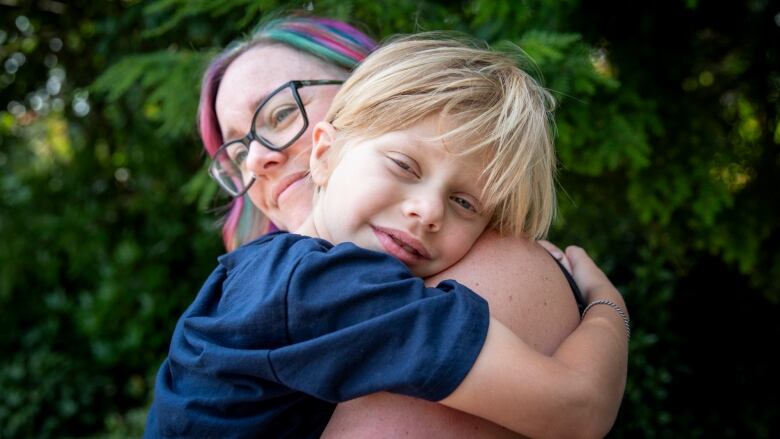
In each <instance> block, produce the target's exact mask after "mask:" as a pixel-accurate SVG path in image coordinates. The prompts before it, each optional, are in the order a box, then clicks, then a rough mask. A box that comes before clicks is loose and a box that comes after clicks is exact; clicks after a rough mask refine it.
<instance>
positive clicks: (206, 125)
mask: <svg viewBox="0 0 780 439" xmlns="http://www.w3.org/2000/svg"><path fill="white" fill-rule="evenodd" d="M269 43H276V44H284V45H286V46H289V47H291V48H293V49H296V50H298V51H301V52H303V53H305V54H308V55H312V56H315V57H317V58H320V59H322V60H325V61H326V62H328V63H330V64H332V65H334V66H337V67H341V68H343V69H345V70H347V71H351V70H352V69H354V68H355V67H356V66H357V65H358V64H359V63H360V62H361V61H363V59H364V58H365V57H366V56H368V54H369V53H371V52H372V51H373V50H374V49H375V48H376V46H377V44H376V42H375V41H374V40H372V39H371V38H369V37H368V36H366V35H365V34H364V33H363V32H361V31H359V30H357V29H356V28H354V27H352V26H351V25H349V24H347V23H344V22H341V21H338V20H333V19H328V18H320V17H301V16H293V17H285V18H280V19H276V20H273V21H270V22H268V23H266V24H264V25H261V26H260V27H258V28H257V29H256V30H255V31H254V32H253V33H252V34H251V35H250V36H249V37H248V38H246V39H243V40H239V41H236V42H234V43H232V44H230V45H229V46H228V47H227V48H226V49H225V50H223V51H222V52H221V53H220V54H219V55H217V56H216V57H215V58H214V59H213V60H212V61H211V64H209V66H208V68H207V69H206V72H205V73H204V74H203V82H202V85H201V93H200V103H199V105H198V131H199V132H200V137H201V140H202V141H203V147H204V149H205V150H206V152H208V154H209V156H210V157H213V156H214V154H215V153H216V152H217V149H219V147H220V145H222V143H223V142H224V139H223V138H222V130H221V128H220V126H219V120H218V119H217V113H216V108H215V102H216V98H217V91H218V90H219V86H220V82H221V81H222V76H223V75H224V74H225V71H226V70H227V68H228V66H230V64H231V63H232V62H233V60H235V59H236V58H238V57H239V56H240V55H241V54H242V53H244V52H246V51H247V50H249V49H251V48H253V47H255V46H258V45H262V44H269ZM290 79H310V78H290ZM229 209H230V210H229V212H228V214H227V216H226V217H225V221H224V223H223V225H222V240H223V241H224V242H225V248H226V249H227V250H228V251H231V250H233V249H235V248H237V247H239V246H240V245H242V244H244V243H246V242H249V241H250V240H252V239H255V238H257V237H258V236H260V235H261V234H263V233H266V232H268V231H270V230H273V229H274V225H273V224H270V222H269V221H268V220H267V219H266V218H265V217H264V216H263V214H262V213H261V212H260V211H259V210H258V209H257V208H256V207H255V206H254V205H253V204H252V202H251V201H250V199H249V197H248V196H247V195H246V194H245V195H244V196H242V197H239V198H236V199H235V200H233V202H232V203H231V205H230V208H229Z"/></svg>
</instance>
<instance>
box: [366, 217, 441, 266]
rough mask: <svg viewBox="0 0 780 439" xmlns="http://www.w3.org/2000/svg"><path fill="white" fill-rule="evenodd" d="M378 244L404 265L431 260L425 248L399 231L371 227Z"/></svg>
mask: <svg viewBox="0 0 780 439" xmlns="http://www.w3.org/2000/svg"><path fill="white" fill-rule="evenodd" d="M371 228H372V229H373V231H374V235H375V236H376V237H377V240H379V244H380V245H381V246H382V248H383V249H384V250H385V251H386V252H387V253H389V254H391V255H393V256H395V257H396V258H398V259H400V260H401V262H403V263H405V264H415V263H418V262H420V261H422V260H425V259H431V255H430V253H428V251H427V250H426V249H425V246H424V245H423V244H422V243H421V242H420V241H418V240H417V239H415V238H414V237H412V236H411V235H409V234H408V233H405V232H402V231H400V230H394V229H388V228H384V227H377V226H371Z"/></svg>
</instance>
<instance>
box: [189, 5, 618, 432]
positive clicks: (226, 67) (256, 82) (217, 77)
mask: <svg viewBox="0 0 780 439" xmlns="http://www.w3.org/2000/svg"><path fill="white" fill-rule="evenodd" d="M374 47H375V43H374V42H373V41H372V40H371V39H370V38H368V37H366V36H365V35H364V34H362V33H360V32H359V31H357V30H356V29H354V28H352V27H351V26H348V25H346V24H344V23H341V22H338V21H333V20H326V19H319V18H306V17H293V18H286V19H281V20H277V21H274V22H271V23H268V24H267V25H265V26H264V27H262V28H260V29H259V30H258V31H256V32H255V33H254V34H253V35H252V37H251V38H250V39H249V40H247V41H244V42H242V43H240V44H238V45H235V46H232V47H231V48H229V49H227V50H226V51H224V52H223V53H222V54H221V55H219V56H218V57H217V58H215V60H214V61H213V62H212V63H211V65H210V66H209V68H208V70H207V72H206V74H205V75H204V80H203V88H202V93H201V100H200V109H199V128H200V133H201V137H202V139H203V143H204V145H205V148H206V150H207V151H208V152H209V154H210V155H211V156H212V157H214V162H213V165H212V168H211V172H212V175H213V176H214V177H215V178H216V179H217V180H218V181H219V182H220V184H221V185H222V186H223V187H224V188H225V189H226V190H228V191H229V192H231V194H232V195H234V196H236V199H235V201H234V203H233V205H232V208H231V210H230V212H229V214H228V216H227V218H226V221H225V223H224V226H223V238H224V240H225V244H226V247H227V249H228V250H232V249H234V248H236V247H237V246H239V245H241V244H243V243H245V242H248V241H250V240H252V239H254V238H256V237H258V236H259V235H261V234H263V233H265V232H267V231H268V230H270V229H272V228H274V227H276V228H279V229H282V230H294V229H296V228H297V227H298V226H299V225H300V223H301V222H302V221H303V220H304V219H305V218H306V216H307V215H308V213H309V210H310V209H311V199H312V185H311V183H310V182H309V181H308V179H307V176H308V163H309V152H310V150H311V139H310V134H311V133H310V127H311V126H312V125H313V124H315V123H316V122H318V121H320V120H322V119H323V117H324V115H325V113H326V112H327V109H328V107H329V105H330V102H331V100H332V99H333V96H334V95H335V94H336V92H337V91H338V82H339V81H341V80H344V79H345V78H346V77H347V76H348V75H349V72H350V70H351V69H352V68H353V67H354V66H355V65H356V64H357V63H359V62H360V61H361V60H362V59H363V58H364V57H365V56H366V55H367V54H368V53H370V52H371V50H373V48H374ZM290 111H301V112H302V114H304V115H305V116H306V117H304V118H303V120H305V121H307V122H308V123H304V124H302V125H301V126H299V127H296V129H295V130H294V133H292V135H290V136H288V137H286V138H284V139H275V138H268V136H264V133H263V129H262V127H263V126H264V125H265V124H270V123H273V120H274V118H280V117H284V116H286V115H287V114H288V112H290ZM239 155H246V156H245V159H246V160H245V163H246V166H247V168H248V169H249V170H250V171H251V172H252V173H253V174H254V178H252V179H251V180H249V181H242V180H241V179H236V178H235V176H236V175H240V173H236V172H235V169H233V168H231V166H233V165H232V163H233V159H235V158H236V157H238V156H239ZM446 278H455V279H458V280H459V281H460V282H462V283H464V284H466V285H468V286H471V287H473V288H474V289H476V290H477V291H479V292H480V294H482V295H483V296H484V297H485V298H486V299H487V300H488V302H489V303H490V308H491V313H492V314H493V315H494V316H495V317H496V318H498V319H499V320H501V321H502V322H503V323H504V324H506V325H507V326H509V327H510V328H511V329H512V330H513V331H515V332H516V333H517V334H519V335H520V336H522V337H523V338H524V339H525V340H526V341H528V342H529V343H530V344H531V345H532V346H534V347H536V348H537V349H538V350H539V351H541V352H544V353H548V354H549V353H550V352H552V351H553V350H554V349H555V348H556V347H557V346H558V344H560V343H561V341H562V340H563V339H564V338H565V337H566V336H567V335H568V334H569V333H570V332H571V331H572V330H573V328H574V327H576V325H577V323H578V322H579V313H578V310H577V303H576V302H575V297H574V295H573V294H572V290H571V288H570V287H569V284H568V283H567V280H566V278H565V277H564V275H563V272H562V271H561V269H560V268H559V267H558V266H556V263H555V261H554V260H553V259H552V258H551V257H550V255H549V254H547V252H546V251H545V250H544V249H543V248H541V247H540V246H539V245H537V244H536V243H534V242H533V241H531V240H518V239H507V238H502V237H499V236H498V234H496V233H495V232H490V233H486V234H485V235H484V236H483V237H482V238H480V240H479V241H478V242H477V244H475V246H474V247H473V248H472V249H471V250H470V252H469V254H468V255H467V256H466V257H465V258H464V259H463V260H461V261H460V262H459V263H458V264H457V265H455V266H454V267H452V268H451V269H449V270H447V271H445V272H443V273H440V274H438V275H436V276H435V278H433V279H430V280H429V281H430V282H433V283H435V282H438V281H440V280H443V279H446ZM625 356H626V355H625V354H624V355H623V357H622V358H620V357H619V358H618V359H617V360H616V363H619V364H618V366H619V367H618V368H616V370H619V371H620V372H619V373H616V374H615V376H614V380H615V382H617V383H622V382H624V380H625ZM616 387H618V388H620V389H621V390H622V386H616ZM621 396H622V391H621V392H620V393H619V394H617V393H616V394H615V401H619V400H620V398H621ZM605 415H609V416H612V417H613V419H614V416H615V415H616V413H610V414H605ZM401 434H404V435H410V436H419V437H458V436H463V437H504V436H507V437H511V436H513V434H512V433H511V432H509V431H508V430H505V429H503V428H502V427H499V426H497V425H495V424H492V423H490V422H487V421H485V420H482V419H480V418H476V417H472V416H470V415H466V414H464V413H461V412H457V411H454V410H451V409H447V408H445V407H443V406H440V405H438V404H433V403H429V402H425V401H419V400H414V399H411V398H406V397H401V396H396V395H390V394H376V395H370V396H367V397H364V398H360V399H358V400H354V401H351V402H349V403H345V404H341V405H340V406H339V407H338V408H337V409H336V412H335V413H334V415H333V417H332V419H331V423H330V425H329V427H328V429H326V431H325V434H324V436H326V437H327V436H338V437H351V436H352V437H373V436H380V435H382V436H396V435H401Z"/></svg>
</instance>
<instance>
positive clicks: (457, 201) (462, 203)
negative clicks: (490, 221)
mask: <svg viewBox="0 0 780 439" xmlns="http://www.w3.org/2000/svg"><path fill="white" fill-rule="evenodd" d="M450 200H452V201H453V202H455V204H457V205H458V206H460V207H462V208H464V209H466V210H468V211H471V212H474V213H476V212H477V208H476V207H474V205H473V204H471V202H470V201H468V200H467V199H465V198H462V197H456V196H452V197H450Z"/></svg>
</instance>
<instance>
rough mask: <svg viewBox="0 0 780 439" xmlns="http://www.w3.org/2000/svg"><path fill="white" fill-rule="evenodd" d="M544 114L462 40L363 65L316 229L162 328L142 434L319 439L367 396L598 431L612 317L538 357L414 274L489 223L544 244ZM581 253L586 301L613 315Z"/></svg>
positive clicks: (458, 296)
mask: <svg viewBox="0 0 780 439" xmlns="http://www.w3.org/2000/svg"><path fill="white" fill-rule="evenodd" d="M551 101H552V100H551V98H550V96H549V94H547V92H545V91H544V90H543V89H542V88H541V87H540V86H539V85H537V84H536V83H535V82H534V81H533V80H532V79H531V78H530V77H529V76H528V75H526V74H525V73H523V72H522V71H521V70H519V69H517V68H516V67H515V66H514V63H513V62H512V60H511V59H510V58H508V57H505V56H501V55H498V54H495V53H493V52H490V51H488V50H485V49H480V48H475V47H471V46H469V45H467V44H464V43H461V42H458V41H453V40H437V39H431V38H422V37H415V38H407V39H401V40H398V41H395V42H392V43H390V44H388V45H387V46H385V47H384V48H382V49H380V50H378V51H377V52H375V53H374V54H372V55H371V56H370V57H369V58H368V59H366V61H365V62H364V63H363V65H361V67H359V68H358V69H357V70H356V71H355V73H354V75H353V76H352V78H350V79H349V80H348V81H347V82H346V83H345V84H344V86H343V87H342V89H341V91H340V92H339V94H338V95H337V97H336V98H335V100H334V102H333V106H332V108H331V111H330V112H329V114H328V116H327V118H326V119H327V120H328V121H329V122H321V123H319V124H317V126H316V127H315V128H314V130H313V139H314V148H313V151H312V155H311V178H312V180H313V182H314V184H315V185H316V186H317V195H316V200H315V207H314V209H313V212H312V214H311V217H310V218H309V219H308V220H307V221H306V222H305V223H304V224H303V225H302V226H301V228H300V229H299V230H297V231H296V232H297V233H298V234H290V233H282V232H277V233H274V234H270V235H266V236H264V237H262V238H260V239H258V240H256V241H254V242H252V243H250V244H247V245H245V246H243V247H241V248H239V249H238V250H236V251H234V252H232V253H230V254H227V255H225V256H222V257H221V258H220V260H219V262H220V265H219V266H218V267H217V269H216V270H215V271H214V272H213V273H212V275H211V276H210V277H209V279H208V280H207V281H206V284H205V285H204V287H203V288H202V289H201V291H200V292H199V293H198V296H197V298H196V299H195V302H194V303H193V304H192V305H191V306H190V307H189V308H188V309H187V311H185V313H184V315H183V316H182V318H181V319H180V320H179V322H178V324H177V326H176V330H175V332H174V335H173V340H172V343H171V350H170V353H169V357H168V359H166V361H165V362H164V363H163V365H162V367H161V369H160V373H159V375H158V379H157V384H156V389H155V401H154V403H153V405H152V409H151V412H150V414H149V419H148V422H147V431H146V435H147V436H149V437H154V436H198V437H201V436H203V437H210V436H215V437H225V436H231V437H232V436H235V437H246V436H263V437H287V436H290V437H318V436H319V434H320V433H321V432H322V430H323V429H324V427H325V425H326V424H327V422H328V419H329V417H330V415H331V413H332V410H333V408H334V403H335V402H339V401H345V400H348V399H352V398H356V397H358V396H362V395H365V394H368V393H373V392H378V391H390V392H396V393H401V394H404V395H409V396H414V397H419V398H425V399H428V400H432V401H440V402H441V403H443V404H446V405H448V406H450V407H453V408H457V409H460V410H464V411H467V412H469V413H472V414H475V415H477V416H481V417H485V418H487V419H490V420H492V421H494V422H497V423H499V424H501V425H504V426H506V427H508V428H510V429H512V430H515V431H518V432H521V433H523V434H527V435H531V436H536V435H539V434H548V435H569V436H571V435H577V436H581V437H587V436H591V435H603V434H605V433H606V430H607V429H608V428H609V427H610V426H611V424H612V421H613V420H614V415H615V414H616V413H617V406H614V401H616V400H619V398H614V397H613V396H612V395H614V394H615V392H620V393H622V385H621V386H619V388H605V387H609V385H608V384H607V383H608V382H609V380H606V379H604V377H605V376H608V375H609V376H614V371H613V370H605V369H608V366H605V365H607V364H608V362H607V361H606V359H607V358H608V357H609V354H610V352H613V351H614V350H613V351H610V347H614V346H616V345H621V344H622V345H623V346H624V343H625V342H626V341H625V334H624V333H621V331H622V327H621V325H623V323H624V322H623V320H622V319H620V318H619V317H618V315H617V313H615V312H614V311H613V310H608V309H607V307H596V308H593V310H592V311H591V313H590V314H588V318H587V319H585V320H583V323H582V324H581V325H580V327H579V328H578V329H577V330H576V331H575V332H574V333H573V334H572V335H571V336H570V337H569V338H568V339H567V340H566V341H565V342H564V343H563V345H561V347H560V348H559V350H558V351H556V353H555V355H554V356H553V357H545V356H543V355H541V354H539V353H536V352H535V351H533V350H532V349H530V348H529V347H528V346H526V345H525V344H524V343H523V342H522V341H520V340H519V339H518V338H516V337H515V336H514V334H512V333H511V332H510V331H509V330H508V329H506V328H505V327H504V326H503V325H501V324H500V323H499V322H497V321H495V320H493V319H491V318H490V317H489V314H488V310H487V304H486V303H485V301H484V300H482V299H481V298H480V297H479V296H477V295H476V294H474V293H473V292H471V291H470V290H468V289H467V288H466V287H464V286H462V285H460V284H458V283H457V282H454V281H445V282H443V283H441V284H440V285H438V287H437V288H426V287H425V285H424V283H423V281H422V279H421V277H427V276H430V275H432V274H435V273H438V272H440V271H442V270H443V269H445V268H447V267H449V266H451V265H453V264H454V263H455V262H457V261H458V260H459V259H460V258H461V257H463V256H464V255H465V254H466V253H467V252H468V250H469V248H470V247H471V245H472V244H473V243H474V242H475V241H476V240H477V238H478V237H479V236H480V234H481V233H482V232H483V231H484V230H485V229H486V228H487V227H495V228H498V229H499V230H502V231H504V232H506V233H512V234H518V235H519V234H524V235H527V236H534V237H540V236H543V235H544V234H545V232H546V230H547V228H548V226H549V223H550V220H551V218H552V213H553V210H554V188H553V170H554V158H553V149H552V141H551V138H550V132H549V127H548V114H549V108H550V103H551ZM286 116H287V114H286V113H285V112H284V111H283V109H282V110H281V111H280V112H279V115H278V118H276V119H275V120H276V121H277V122H278V123H279V129H284V127H285V124H288V123H290V122H291V121H289V120H288V119H285V117H286ZM256 147H257V146H256ZM334 244H335V245H334ZM586 259H587V258H584V259H583V260H585V262H583V263H582V264H576V261H574V262H575V264H576V266H575V268H574V271H575V276H578V280H580V281H582V282H583V285H582V287H583V288H584V290H585V292H586V294H588V295H589V298H590V299H591V300H606V301H609V303H610V305H609V306H610V307H614V308H616V309H620V307H619V306H618V305H615V304H614V302H617V303H618V304H620V305H621V306H622V305H623V302H622V299H621V298H620V296H619V293H617V291H616V290H615V289H614V287H612V286H611V284H610V283H609V281H608V280H607V279H606V277H604V276H603V274H602V273H601V272H600V271H599V270H598V269H597V268H596V267H595V266H593V265H592V264H590V265H589V264H588V263H587V260H586ZM578 270H579V274H578ZM602 303H603V302H602ZM619 312H621V313H622V311H619ZM610 404H611V405H610ZM604 413H610V414H611V416H612V417H611V418H610V417H609V416H607V417H604V416H603V414H604ZM594 414H597V415H599V416H597V417H599V418H601V419H593V418H594Z"/></svg>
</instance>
